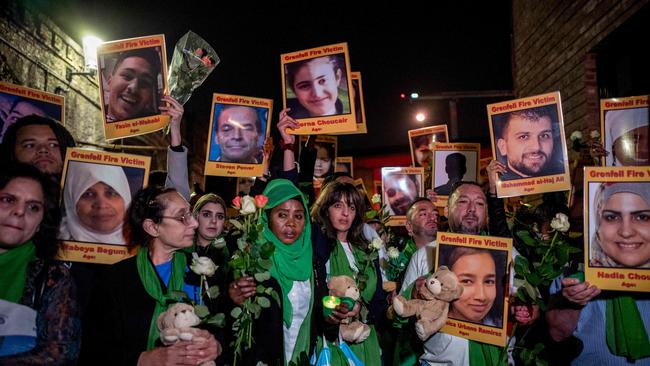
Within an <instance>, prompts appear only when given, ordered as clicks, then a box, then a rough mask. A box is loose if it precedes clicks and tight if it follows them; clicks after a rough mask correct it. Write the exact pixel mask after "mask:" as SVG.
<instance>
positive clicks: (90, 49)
mask: <svg viewBox="0 0 650 366" xmlns="http://www.w3.org/2000/svg"><path fill="white" fill-rule="evenodd" d="M82 42H83V48H84V61H85V67H86V70H97V47H99V45H100V44H102V43H103V42H104V41H102V40H101V39H99V38H97V37H95V36H84V37H83V39H82Z"/></svg>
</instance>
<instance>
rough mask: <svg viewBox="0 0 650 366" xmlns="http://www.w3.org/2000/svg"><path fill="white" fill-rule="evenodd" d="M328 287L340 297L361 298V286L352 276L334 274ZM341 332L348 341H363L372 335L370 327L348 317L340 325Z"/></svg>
mask: <svg viewBox="0 0 650 366" xmlns="http://www.w3.org/2000/svg"><path fill="white" fill-rule="evenodd" d="M327 288H328V289H329V293H330V295H333V296H336V297H339V298H344V297H349V298H351V299H353V300H354V301H357V300H359V296H360V292H359V288H358V287H357V284H356V283H355V282H354V280H353V279H352V278H350V276H334V277H332V278H330V280H329V282H328V283H327ZM350 310H352V309H350ZM339 333H340V335H341V338H343V340H344V341H346V342H350V343H361V342H363V341H365V340H366V338H368V336H369V335H370V327H369V326H368V325H367V324H364V323H362V322H360V321H359V320H356V319H352V318H346V319H343V320H342V321H341V324H340V325H339Z"/></svg>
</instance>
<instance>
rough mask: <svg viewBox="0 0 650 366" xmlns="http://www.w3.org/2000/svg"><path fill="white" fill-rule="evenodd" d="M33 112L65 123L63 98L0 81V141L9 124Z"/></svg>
mask: <svg viewBox="0 0 650 366" xmlns="http://www.w3.org/2000/svg"><path fill="white" fill-rule="evenodd" d="M33 114H35V115H37V116H41V117H48V118H51V119H53V120H56V121H59V122H61V124H65V98H64V97H63V96H61V95H58V94H52V93H48V92H45V91H42V90H36V89H32V88H26V87H24V86H19V85H14V84H9V83H5V82H2V81H0V142H2V140H3V138H4V135H5V132H6V131H7V128H9V126H11V125H13V124H14V123H15V122H16V121H17V120H18V119H19V118H22V117H26V116H30V115H33Z"/></svg>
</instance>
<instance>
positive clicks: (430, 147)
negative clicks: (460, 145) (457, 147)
mask: <svg viewBox="0 0 650 366" xmlns="http://www.w3.org/2000/svg"><path fill="white" fill-rule="evenodd" d="M435 148H436V142H435V141H434V142H431V143H430V144H429V150H432V151H433V149H435Z"/></svg>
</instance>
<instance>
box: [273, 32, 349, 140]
mask: <svg viewBox="0 0 650 366" xmlns="http://www.w3.org/2000/svg"><path fill="white" fill-rule="evenodd" d="M280 65H281V67H282V72H281V73H282V102H283V105H284V108H288V109H289V110H288V114H289V116H291V117H292V118H294V119H295V120H296V121H297V122H298V123H299V125H300V127H299V128H297V129H295V130H293V131H291V132H292V133H294V134H296V135H315V134H328V133H329V134H332V133H338V132H353V131H356V130H357V122H356V117H355V116H356V113H355V105H354V101H353V97H352V94H353V93H352V92H351V91H352V90H353V87H352V77H351V75H350V56H349V53H348V44H347V43H338V44H333V45H328V46H322V47H316V48H311V49H307V50H301V51H295V52H290V53H285V54H282V55H281V56H280Z"/></svg>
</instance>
